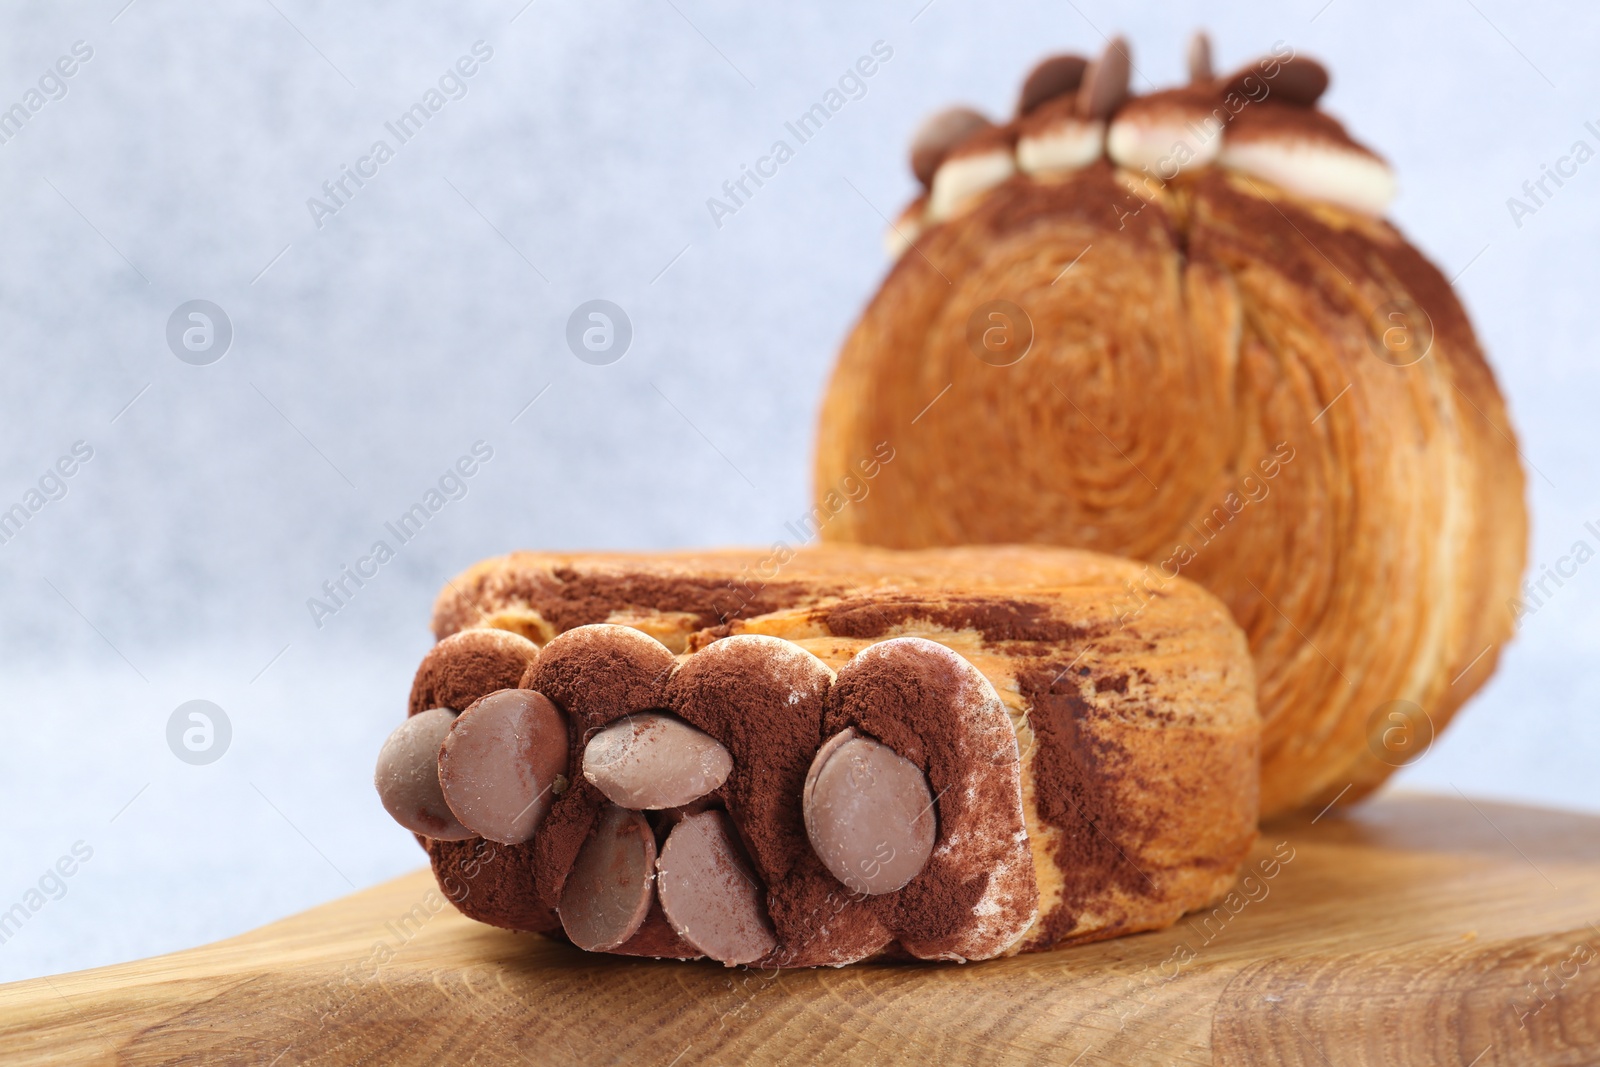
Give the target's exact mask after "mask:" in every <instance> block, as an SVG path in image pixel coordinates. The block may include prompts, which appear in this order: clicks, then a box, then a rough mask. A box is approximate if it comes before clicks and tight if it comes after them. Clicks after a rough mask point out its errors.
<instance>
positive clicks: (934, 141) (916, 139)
mask: <svg viewBox="0 0 1600 1067" xmlns="http://www.w3.org/2000/svg"><path fill="white" fill-rule="evenodd" d="M991 125H992V123H990V121H989V120H988V119H987V118H985V117H984V116H983V115H981V114H979V113H978V112H976V111H974V110H972V109H971V108H970V107H949V108H945V109H944V110H943V111H939V112H935V113H934V114H932V115H930V116H928V118H926V119H925V120H923V123H922V125H921V126H918V127H917V132H916V133H915V134H913V135H912V137H911V173H912V174H914V175H916V177H917V181H919V182H921V183H922V184H923V186H924V187H926V188H932V187H933V176H934V174H935V173H937V172H938V170H939V164H941V163H943V162H944V160H945V157H946V156H948V155H949V154H950V150H951V149H953V148H955V147H956V145H958V144H961V143H962V142H964V141H966V140H967V139H968V138H970V137H971V136H972V135H973V134H975V133H978V132H979V131H981V130H985V129H988V128H989V127H990V126H991Z"/></svg>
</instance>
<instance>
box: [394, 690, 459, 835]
mask: <svg viewBox="0 0 1600 1067" xmlns="http://www.w3.org/2000/svg"><path fill="white" fill-rule="evenodd" d="M455 718H456V713H455V712H453V711H451V710H450V709H448V708H430V709H429V710H427V711H424V712H419V713H418V714H416V715H413V716H411V717H410V718H409V719H407V720H406V721H405V722H403V723H401V724H400V725H399V726H396V727H395V729H394V733H392V734H390V735H389V739H388V740H387V741H385V742H384V743H383V748H382V749H381V750H380V751H379V752H378V769H377V772H376V773H375V774H374V775H373V783H374V784H375V785H376V786H377V787H378V798H379V799H380V800H382V801H383V808H384V810H385V811H387V812H388V813H389V814H390V815H392V816H393V817H394V821H395V822H397V823H399V824H400V825H401V826H404V827H405V828H406V829H407V830H410V831H411V832H412V833H417V834H422V835H423V836H425V837H437V838H441V839H445V840H459V839H461V838H464V837H471V836H472V831H471V830H469V829H467V828H466V827H465V826H462V825H461V822H460V821H459V820H458V819H457V818H456V816H455V813H454V812H452V811H451V810H450V806H449V805H448V804H446V803H445V799H444V792H443V790H442V789H440V787H439V746H440V745H441V744H443V743H444V739H445V736H446V735H447V734H449V733H450V724H451V723H453V722H455Z"/></svg>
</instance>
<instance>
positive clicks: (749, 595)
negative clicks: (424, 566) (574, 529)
mask: <svg viewBox="0 0 1600 1067" xmlns="http://www.w3.org/2000/svg"><path fill="white" fill-rule="evenodd" d="M514 560H515V557H512V561H513V566H512V567H510V568H509V569H507V570H506V571H504V572H494V573H491V574H477V575H474V576H473V577H472V578H470V579H468V580H466V581H465V583H464V585H465V587H464V588H461V589H459V590H458V591H457V593H456V595H455V596H453V597H451V598H449V599H448V600H446V601H441V604H440V607H439V609H438V611H437V612H436V613H435V617H434V620H433V631H434V634H435V635H436V636H439V637H444V636H445V635H447V634H450V633H454V632H455V631H457V630H459V629H462V628H463V627H467V626H471V625H472V624H473V623H474V622H475V621H476V620H477V619H478V618H479V617H481V615H482V610H481V608H480V607H479V605H480V604H482V603H492V604H495V605H498V606H500V607H505V606H509V605H522V606H525V607H527V608H529V609H530V610H532V611H535V612H538V614H539V615H540V617H541V618H543V619H544V620H545V621H546V622H548V623H550V624H551V625H552V626H554V627H555V628H556V630H557V631H559V632H565V631H567V630H571V629H575V628H576V627H579V626H587V625H589V624H591V623H597V622H605V621H606V620H607V619H609V618H611V617H612V616H613V615H615V614H617V613H626V612H663V613H678V612H682V613H685V614H688V615H690V616H693V617H694V619H695V620H696V626H697V627H698V628H704V627H710V626H718V625H721V624H723V623H725V622H727V621H728V620H729V619H735V618H752V617H754V616H757V615H765V614H767V613H769V612H773V611H781V610H784V609H786V608H789V607H792V606H794V605H795V604H797V603H799V602H801V600H803V599H807V598H811V597H815V596H817V595H819V593H822V592H823V591H822V590H819V589H818V588H817V587H816V586H815V585H814V584H810V585H807V584H801V583H798V582H780V581H771V582H766V583H762V582H761V581H759V580H751V581H746V582H740V581H738V580H737V578H736V576H732V575H729V576H724V577H712V576H706V577H690V576H683V577H662V576H659V575H652V574H640V573H633V574H594V573H589V572H586V571H580V570H577V569H575V568H572V567H553V568H550V569H548V570H544V569H540V568H536V567H530V568H526V569H524V568H518V567H516V566H515V565H514ZM460 582H461V580H459V579H458V583H460ZM491 585H492V587H493V588H492V589H490V588H486V587H487V586H491Z"/></svg>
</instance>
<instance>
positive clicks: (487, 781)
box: [438, 689, 569, 845]
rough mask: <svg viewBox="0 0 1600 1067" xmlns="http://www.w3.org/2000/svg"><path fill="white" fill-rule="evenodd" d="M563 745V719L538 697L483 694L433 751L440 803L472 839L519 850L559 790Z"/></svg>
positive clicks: (522, 692)
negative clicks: (441, 794) (436, 759)
mask: <svg viewBox="0 0 1600 1067" xmlns="http://www.w3.org/2000/svg"><path fill="white" fill-rule="evenodd" d="M568 746H569V741H568V737H567V723H566V720H565V718H563V716H562V714H561V712H560V711H558V710H556V706H555V705H554V704H552V703H550V701H549V700H548V699H546V698H545V697H544V695H543V694H541V693H536V692H533V691H532V690H528V689H502V690H501V691H500V692H498V693H490V694H489V695H488V696H486V697H484V698H483V699H482V700H479V701H477V702H475V703H474V704H473V705H472V706H471V707H469V708H468V709H467V710H466V711H464V712H462V713H461V716H460V717H459V718H458V719H456V721H455V724H454V725H453V726H452V727H451V728H450V732H449V734H448V735H446V737H445V739H444V745H443V747H442V748H441V749H440V750H439V775H438V777H439V783H440V785H441V786H442V788H443V791H444V798H445V802H446V803H448V804H449V805H450V810H451V811H453V812H455V814H456V817H457V818H458V819H460V820H461V823H462V825H463V826H466V827H467V828H468V829H470V830H472V831H473V832H474V833H476V834H477V835H478V836H480V837H484V838H488V839H489V840H490V841H498V842H500V843H501V844H504V845H517V844H521V843H522V842H524V841H527V840H528V839H529V838H531V837H532V836H533V833H534V831H535V830H537V829H538V828H539V824H540V823H541V822H543V821H544V817H545V815H546V814H547V813H548V812H549V810H550V805H551V802H552V801H553V799H554V797H555V792H556V791H557V790H559V789H561V788H564V787H565V785H566V775H567V765H568V764H567V756H568Z"/></svg>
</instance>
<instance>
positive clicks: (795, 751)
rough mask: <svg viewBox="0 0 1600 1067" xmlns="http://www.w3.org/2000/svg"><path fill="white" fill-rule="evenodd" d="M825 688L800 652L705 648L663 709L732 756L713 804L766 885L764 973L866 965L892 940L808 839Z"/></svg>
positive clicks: (679, 677) (823, 674) (819, 672)
mask: <svg viewBox="0 0 1600 1067" xmlns="http://www.w3.org/2000/svg"><path fill="white" fill-rule="evenodd" d="M736 640H739V639H736ZM827 688H828V676H827V671H826V668H824V667H823V666H822V665H821V664H820V663H816V662H815V661H812V660H810V659H809V657H807V656H805V655H804V654H803V653H800V652H799V650H798V649H795V650H794V651H792V652H790V651H783V652H777V651H776V650H774V649H772V648H771V647H770V646H765V645H763V644H757V643H744V644H728V645H722V646H720V647H719V646H715V645H713V646H710V647H708V648H707V649H706V650H704V651H702V652H699V653H697V654H696V655H695V656H693V657H691V658H690V659H688V660H687V661H685V663H684V664H683V666H682V667H681V668H679V670H678V672H677V674H676V675H674V676H673V678H672V681H671V682H670V683H669V684H668V686H667V700H668V704H667V706H668V707H669V708H670V709H671V710H672V711H673V712H674V713H675V714H677V715H678V716H679V717H681V718H682V719H683V720H684V721H685V722H687V723H689V724H690V725H692V726H694V727H696V728H698V729H700V730H703V731H705V732H706V733H707V734H709V735H711V736H712V737H713V738H715V739H716V740H717V741H718V742H720V743H721V744H722V745H723V746H725V747H726V748H727V749H728V751H729V752H730V753H731V754H732V755H733V770H732V772H731V773H730V774H729V775H728V780H727V781H726V782H724V783H723V784H722V786H721V788H720V789H718V790H717V792H716V793H714V794H713V796H715V797H717V798H719V799H721V801H722V802H723V804H724V805H725V806H726V808H727V811H728V814H729V815H730V816H731V817H732V818H733V822H734V825H735V827H736V828H737V829H738V831H739V834H740V838H741V842H742V843H743V845H744V847H745V850H746V851H747V852H748V853H749V856H750V859H751V862H752V864H753V866H754V867H755V870H756V873H757V874H758V875H759V876H760V877H761V880H762V881H763V882H764V883H765V884H766V886H767V908H768V913H769V916H770V918H771V919H772V922H773V927H774V929H775V930H776V932H777V935H778V940H779V947H778V949H777V950H776V951H775V952H774V953H773V954H772V955H771V956H770V957H769V958H768V959H767V960H764V961H762V962H763V964H764V965H767V966H780V967H804V966H812V965H815V964H818V963H828V962H833V961H834V960H835V959H836V958H837V956H838V954H839V953H845V954H858V955H863V956H864V955H868V954H870V953H871V952H872V951H874V950H876V949H877V948H878V947H881V946H882V945H883V944H884V943H885V942H887V941H888V940H889V936H888V934H887V933H886V932H885V931H884V929H883V928H882V926H881V925H880V924H879V923H878V922H877V921H876V920H875V918H874V917H873V915H872V914H871V912H870V911H867V910H865V909H863V908H861V907H860V906H858V905H855V904H853V903H852V902H851V901H850V900H849V899H848V893H847V891H846V890H845V889H844V887H843V886H841V885H839V883H838V882H837V881H836V880H835V879H834V878H833V876H832V875H830V874H828V872H827V870H826V868H824V867H823V865H822V861H821V860H820V859H818V858H817V856H816V853H814V852H813V851H812V850H811V844H810V842H809V841H808V840H807V838H806V832H805V824H804V819H803V817H802V813H801V807H800V794H801V790H802V788H803V787H804V785H805V778H806V771H807V770H809V769H810V766H811V758H812V756H813V755H815V754H816V751H817V749H818V747H819V746H820V745H821V744H822V715H823V709H824V706H825V704H826V699H827ZM791 696H793V697H794V699H791ZM824 928H825V932H824Z"/></svg>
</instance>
